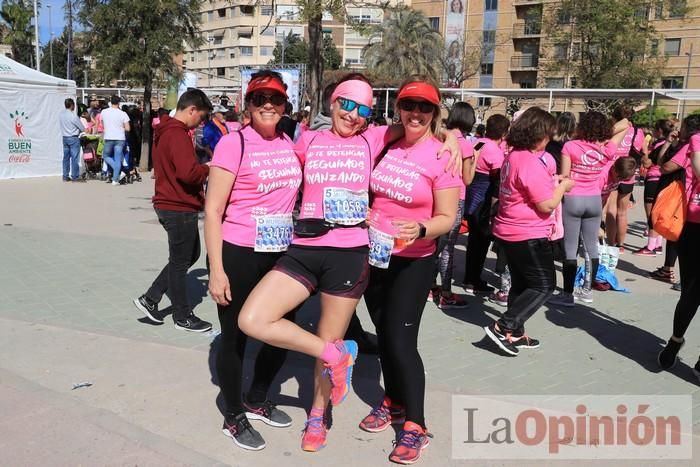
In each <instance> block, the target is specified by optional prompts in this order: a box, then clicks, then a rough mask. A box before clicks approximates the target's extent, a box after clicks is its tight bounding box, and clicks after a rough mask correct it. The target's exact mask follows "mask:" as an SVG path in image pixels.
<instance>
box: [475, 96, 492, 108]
mask: <svg viewBox="0 0 700 467" xmlns="http://www.w3.org/2000/svg"><path fill="white" fill-rule="evenodd" d="M476 105H477V107H490V106H491V98H490V97H480V98H479V99H478V100H477V101H476Z"/></svg>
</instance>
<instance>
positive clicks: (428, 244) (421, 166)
mask: <svg viewBox="0 0 700 467" xmlns="http://www.w3.org/2000/svg"><path fill="white" fill-rule="evenodd" d="M441 146H442V143H441V142H440V141H438V140H437V139H435V138H428V139H426V140H424V141H421V142H420V143H417V144H416V145H414V146H409V147H407V146H406V145H405V141H404V140H400V141H399V142H397V143H396V144H394V145H393V146H392V147H391V148H390V149H389V151H387V153H386V155H385V156H384V158H383V159H382V160H381V161H380V162H379V164H378V165H377V167H376V168H375V169H374V171H373V172H372V178H371V183H370V188H371V190H372V193H373V194H374V202H373V203H372V215H373V216H375V215H379V216H380V217H381V218H382V219H383V220H384V222H382V225H380V226H379V228H380V230H382V226H388V225H390V224H391V221H390V219H397V218H398V219H412V220H415V221H417V222H425V221H427V220H429V219H431V218H432V217H433V206H434V197H433V192H434V191H437V190H445V189H449V188H454V189H457V188H459V187H460V186H464V184H463V183H462V179H461V177H459V176H458V175H457V176H453V175H452V172H451V171H450V172H445V168H446V167H447V163H448V161H449V158H448V157H443V158H441V159H439V160H438V159H436V157H435V154H436V153H437V152H438V149H440V147H441ZM462 150H463V151H464V149H462ZM456 208H457V206H455V211H456ZM387 233H392V232H387ZM435 247H436V241H435V240H426V239H418V240H416V241H414V242H413V243H412V244H410V245H409V246H407V247H406V248H403V249H396V248H394V250H393V252H392V255H394V256H404V257H409V258H424V257H426V256H430V255H432V254H433V253H434V252H435Z"/></svg>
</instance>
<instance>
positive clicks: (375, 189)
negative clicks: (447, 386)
mask: <svg viewBox="0 0 700 467" xmlns="http://www.w3.org/2000/svg"><path fill="white" fill-rule="evenodd" d="M396 107H397V110H396V111H397V113H398V114H399V115H400V116H401V123H402V125H403V127H404V132H405V135H404V137H403V138H402V139H401V140H399V141H398V142H396V143H395V144H393V145H392V146H391V147H390V148H389V150H388V151H387V152H386V155H385V156H384V157H383V158H382V159H381V161H380V162H379V163H378V164H377V167H376V168H375V169H374V171H373V172H372V177H371V182H370V188H371V190H372V193H373V194H374V201H373V203H372V213H371V218H370V222H371V224H370V229H369V235H370V259H369V261H370V265H371V266H372V267H371V268H370V279H369V285H368V287H367V290H366V291H365V301H366V302H367V309H368V310H369V313H370V316H371V317H372V321H373V322H374V324H375V326H376V327H377V338H378V342H379V357H380V360H381V365H382V372H383V375H384V389H385V395H384V400H383V401H382V403H381V404H380V405H379V406H378V407H377V408H375V409H374V410H372V412H370V414H369V415H368V416H367V417H365V418H364V419H363V420H362V422H360V428H362V429H363V430H365V431H369V432H379V431H383V430H385V429H386V428H388V427H389V426H390V425H391V424H392V423H393V424H403V429H402V430H401V431H400V433H399V436H398V440H397V441H396V443H395V448H394V450H393V451H392V453H391V455H390V456H389V459H390V460H391V461H393V462H397V463H399V464H412V463H413V462H415V461H417V460H418V458H419V457H420V455H421V451H422V450H423V449H425V447H427V446H428V436H430V435H429V434H428V432H427V431H426V428H425V418H424V402H425V401H424V399H425V371H424V369H423V361H422V360H421V357H420V354H419V353H418V329H419V327H420V320H421V316H422V314H423V309H424V308H425V303H426V298H427V297H428V292H429V290H430V286H431V285H432V281H433V278H434V268H435V252H436V246H437V242H436V239H437V238H438V237H440V236H441V235H443V234H446V233H447V232H449V231H450V229H451V228H452V225H453V224H454V222H455V217H456V212H457V205H458V201H459V190H460V186H461V185H462V180H461V179H460V178H459V177H453V176H452V175H451V174H449V173H447V172H446V170H445V164H446V161H435V158H434V157H433V154H434V153H435V151H436V150H437V149H438V148H439V147H440V146H441V143H440V141H439V140H438V139H436V138H435V135H436V132H437V131H438V128H439V122H440V93H439V91H438V88H437V86H436V85H435V84H434V83H433V82H432V81H431V80H429V79H428V78H426V77H422V76H416V77H413V78H412V79H410V80H409V81H407V82H405V83H404V84H403V85H402V86H401V88H400V89H399V95H398V98H397V104H396Z"/></svg>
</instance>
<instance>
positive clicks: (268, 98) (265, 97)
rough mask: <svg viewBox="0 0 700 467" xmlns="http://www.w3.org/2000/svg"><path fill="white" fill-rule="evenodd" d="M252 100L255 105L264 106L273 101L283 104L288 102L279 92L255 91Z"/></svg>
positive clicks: (274, 103) (273, 102) (273, 103)
mask: <svg viewBox="0 0 700 467" xmlns="http://www.w3.org/2000/svg"><path fill="white" fill-rule="evenodd" d="M250 102H252V104H253V105H254V106H255V107H262V106H263V105H265V104H267V103H268V102H270V103H272V105H282V104H286V103H287V98H286V97H284V96H283V95H282V94H279V93H274V94H263V93H261V92H254V93H253V94H251V95H250Z"/></svg>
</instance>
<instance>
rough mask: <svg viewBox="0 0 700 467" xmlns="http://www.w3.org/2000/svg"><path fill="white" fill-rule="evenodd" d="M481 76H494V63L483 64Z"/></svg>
mask: <svg viewBox="0 0 700 467" xmlns="http://www.w3.org/2000/svg"><path fill="white" fill-rule="evenodd" d="M481 74H482V75H492V74H493V63H482V64H481Z"/></svg>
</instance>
